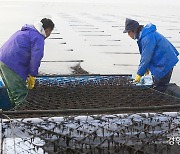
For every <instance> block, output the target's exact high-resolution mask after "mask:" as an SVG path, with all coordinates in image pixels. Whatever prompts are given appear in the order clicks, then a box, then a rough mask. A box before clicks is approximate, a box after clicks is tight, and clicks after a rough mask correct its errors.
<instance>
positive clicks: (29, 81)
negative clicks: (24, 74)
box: [27, 75, 36, 89]
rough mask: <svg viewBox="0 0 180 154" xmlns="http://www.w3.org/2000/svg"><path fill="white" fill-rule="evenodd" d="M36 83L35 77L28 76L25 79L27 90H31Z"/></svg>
mask: <svg viewBox="0 0 180 154" xmlns="http://www.w3.org/2000/svg"><path fill="white" fill-rule="evenodd" d="M35 82H36V77H33V76H31V75H29V77H28V78H27V86H28V88H29V89H33V88H34V85H35Z"/></svg>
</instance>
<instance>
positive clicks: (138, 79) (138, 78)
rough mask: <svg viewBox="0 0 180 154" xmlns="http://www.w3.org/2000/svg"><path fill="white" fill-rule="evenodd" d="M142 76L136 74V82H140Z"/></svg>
mask: <svg viewBox="0 0 180 154" xmlns="http://www.w3.org/2000/svg"><path fill="white" fill-rule="evenodd" d="M140 80H141V76H140V75H139V74H136V77H135V80H134V82H140Z"/></svg>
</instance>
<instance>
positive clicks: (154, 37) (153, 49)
mask: <svg viewBox="0 0 180 154" xmlns="http://www.w3.org/2000/svg"><path fill="white" fill-rule="evenodd" d="M137 43H138V46H139V51H140V54H141V59H140V64H139V67H138V71H137V74H139V75H141V76H143V75H144V73H145V72H146V70H147V69H149V70H150V71H151V73H152V75H153V76H154V78H155V79H156V80H159V79H161V78H162V77H164V76H165V75H166V74H167V73H168V72H169V71H170V70H171V69H172V68H173V67H174V66H175V65H176V63H177V62H178V57H177V56H178V55H179V53H178V51H177V50H176V48H175V47H174V46H173V45H172V44H171V43H170V42H169V41H168V40H167V39H166V38H165V37H164V36H162V35H161V34H159V33H158V32H157V31H156V26H155V25H153V24H151V23H150V24H148V25H146V26H145V27H144V28H143V29H142V31H141V33H140V36H139V39H138V41H137Z"/></svg>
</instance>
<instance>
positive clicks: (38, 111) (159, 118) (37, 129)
mask: <svg viewBox="0 0 180 154" xmlns="http://www.w3.org/2000/svg"><path fill="white" fill-rule="evenodd" d="M26 100H27V101H26V102H25V103H24V104H23V105H20V106H18V107H17V109H16V110H14V109H13V110H11V111H3V112H2V114H1V117H2V121H1V142H2V143H1V145H2V149H1V151H3V152H4V153H12V152H16V153H52V154H59V153H103V154H104V153H105V154H106V153H108V154H109V153H112V154H114V153H130V154H131V153H160V152H161V153H163V154H164V153H168V152H172V153H176V152H178V149H179V139H180V135H179V134H180V115H179V113H178V111H179V108H180V105H179V103H180V99H179V98H176V97H174V96H170V95H168V94H165V93H161V92H158V91H156V90H154V89H152V88H151V87H150V86H137V85H134V84H133V83H132V80H131V78H130V76H128V75H114V76H111V75H109V76H95V75H94V76H90V75H87V76H66V77H62V76H61V77H60V76H43V77H39V78H38V79H37V82H36V87H35V88H34V89H33V90H31V91H29V94H28V96H27V99H26ZM145 111H147V112H149V111H150V112H154V111H156V112H157V113H137V112H145ZM163 111H170V112H168V113H164V112H163ZM172 111H175V112H172ZM120 112H124V114H119V113H120ZM129 112H130V113H129ZM162 112H163V113H162ZM127 113H129V114H127ZM80 114H83V115H82V116H80ZM7 119H8V120H7ZM12 145H13V146H12Z"/></svg>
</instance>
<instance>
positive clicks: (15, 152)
mask: <svg viewBox="0 0 180 154" xmlns="http://www.w3.org/2000/svg"><path fill="white" fill-rule="evenodd" d="M2 115H3V116H5V117H6V118H7V119H8V120H9V122H10V126H11V130H12V138H13V142H14V145H13V146H14V154H16V142H15V137H14V128H13V124H12V122H11V119H10V117H8V116H7V115H5V114H2Z"/></svg>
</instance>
